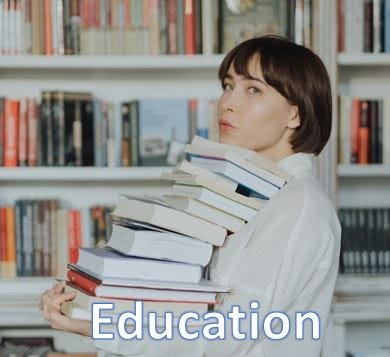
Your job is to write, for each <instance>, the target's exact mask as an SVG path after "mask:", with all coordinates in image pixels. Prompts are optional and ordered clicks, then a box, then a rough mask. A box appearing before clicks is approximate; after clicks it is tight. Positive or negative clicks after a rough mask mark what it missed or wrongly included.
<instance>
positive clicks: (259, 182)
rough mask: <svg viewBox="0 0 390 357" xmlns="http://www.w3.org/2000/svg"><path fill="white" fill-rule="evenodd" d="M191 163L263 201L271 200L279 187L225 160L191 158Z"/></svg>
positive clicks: (201, 157)
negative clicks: (222, 177)
mask: <svg viewBox="0 0 390 357" xmlns="http://www.w3.org/2000/svg"><path fill="white" fill-rule="evenodd" d="M191 162H193V163H194V165H198V166H199V167H203V168H208V169H210V170H213V171H214V172H217V173H220V174H223V175H225V176H226V177H229V178H231V179H232V180H235V181H237V182H238V183H239V184H240V185H243V186H245V187H246V188H248V189H250V190H251V191H254V192H257V193H258V194H260V195H261V196H262V197H263V198H264V199H269V198H271V197H272V196H273V195H274V194H275V193H276V192H278V191H279V189H280V187H281V186H279V187H278V186H275V185H274V184H272V183H270V182H268V181H266V180H264V179H263V178H261V177H259V176H256V175H253V174H252V173H250V172H249V171H247V170H245V169H243V168H241V167H240V166H237V165H236V164H233V163H231V162H230V161H227V160H221V159H213V158H210V157H203V156H192V157H191Z"/></svg>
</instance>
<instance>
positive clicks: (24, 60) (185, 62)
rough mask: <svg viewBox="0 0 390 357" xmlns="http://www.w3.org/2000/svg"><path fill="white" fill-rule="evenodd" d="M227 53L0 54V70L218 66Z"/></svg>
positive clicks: (207, 67) (209, 67)
mask: <svg viewBox="0 0 390 357" xmlns="http://www.w3.org/2000/svg"><path fill="white" fill-rule="evenodd" d="M223 57H224V55H191V56H189V55H187V56H185V55H171V56H169V55H166V56H141V55H140V56H125V55H123V56H32V55H27V56H23V55H21V56H0V69H45V70H47V69H89V70H91V69H92V70H107V69H113V70H114V69H117V70H139V69H142V70H147V69H156V70H164V69H167V70H168V69H216V68H218V67H219V65H220V63H221V61H222V59H223Z"/></svg>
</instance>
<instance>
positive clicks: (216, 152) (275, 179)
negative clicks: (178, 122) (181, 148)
mask: <svg viewBox="0 0 390 357" xmlns="http://www.w3.org/2000/svg"><path fill="white" fill-rule="evenodd" d="M185 151H186V153H188V154H190V155H191V162H192V163H193V164H194V165H198V166H201V165H200V164H201V163H202V162H203V163H204V165H202V166H201V167H203V168H208V169H209V170H211V168H213V172H217V173H222V171H224V170H225V171H226V172H229V173H230V174H232V170H233V167H232V166H231V165H229V164H228V163H230V164H233V165H235V166H237V167H238V168H239V171H238V172H239V174H240V175H243V178H242V180H245V178H247V177H248V173H249V174H252V175H254V176H256V177H258V178H260V179H262V180H263V181H266V182H269V183H271V184H272V185H273V186H276V187H279V188H281V187H283V186H284V184H285V183H286V180H285V179H284V178H283V177H279V176H277V175H275V174H273V173H272V172H269V171H267V169H263V168H262V167H259V166H257V165H255V164H253V163H252V162H250V161H248V160H246V159H245V158H244V157H242V156H240V155H238V154H236V153H235V152H233V151H229V150H224V149H212V150H211V149H210V148H204V147H199V146H195V145H187V146H186V148H185ZM198 157H199V158H198ZM202 159H203V160H202ZM207 159H210V160H213V161H210V163H209V165H207V161H206V160H207ZM216 160H220V161H219V162H218V161H216ZM221 161H226V162H227V164H224V163H223V162H221ZM222 165H226V167H223V166H222ZM237 170H238V169H236V171H237ZM234 181H236V182H237V179H234ZM244 182H245V181H244ZM239 183H241V180H240V182H239Z"/></svg>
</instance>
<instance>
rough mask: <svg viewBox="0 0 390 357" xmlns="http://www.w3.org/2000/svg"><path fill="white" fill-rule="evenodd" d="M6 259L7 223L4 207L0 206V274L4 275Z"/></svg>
mask: <svg viewBox="0 0 390 357" xmlns="http://www.w3.org/2000/svg"><path fill="white" fill-rule="evenodd" d="M6 261H7V223H6V213H5V207H0V274H1V275H0V276H1V277H5V275H6V274H5V273H4V272H5V266H6Z"/></svg>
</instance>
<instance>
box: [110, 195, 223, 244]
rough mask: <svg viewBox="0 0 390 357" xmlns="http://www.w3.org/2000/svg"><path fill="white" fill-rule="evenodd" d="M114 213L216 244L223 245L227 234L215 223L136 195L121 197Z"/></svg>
mask: <svg viewBox="0 0 390 357" xmlns="http://www.w3.org/2000/svg"><path fill="white" fill-rule="evenodd" d="M112 214H113V215H115V216H118V217H123V218H128V219H132V220H135V221H140V222H145V223H149V224H153V225H156V226H158V227H162V228H165V229H169V230H171V231H174V232H177V233H180V234H184V235H187V236H190V237H193V238H197V239H200V240H202V241H205V242H208V243H211V244H213V245H216V246H221V245H222V244H223V242H224V241H225V237H226V235H227V230H226V229H225V228H223V227H220V226H218V225H216V224H214V223H210V222H208V221H205V220H204V219H201V218H198V217H194V216H191V215H189V214H187V213H185V212H182V211H177V210H175V209H173V208H170V207H168V206H167V205H164V204H163V203H162V204H160V203H155V202H148V201H147V200H146V199H142V200H140V199H138V198H136V197H134V196H126V197H124V196H122V197H120V198H119V200H118V204H117V206H116V208H115V210H114V212H113V213H112Z"/></svg>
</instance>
